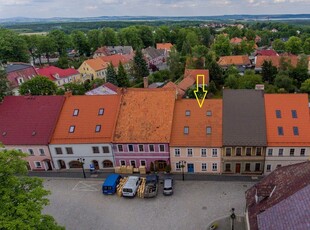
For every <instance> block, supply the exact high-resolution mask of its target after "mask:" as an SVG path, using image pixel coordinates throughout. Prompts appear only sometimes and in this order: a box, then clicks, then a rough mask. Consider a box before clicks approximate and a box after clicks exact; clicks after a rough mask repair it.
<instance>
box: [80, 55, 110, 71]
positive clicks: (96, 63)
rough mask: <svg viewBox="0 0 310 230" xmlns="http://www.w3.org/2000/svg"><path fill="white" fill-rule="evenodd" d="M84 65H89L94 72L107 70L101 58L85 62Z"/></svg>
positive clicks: (105, 63) (106, 64)
mask: <svg viewBox="0 0 310 230" xmlns="http://www.w3.org/2000/svg"><path fill="white" fill-rule="evenodd" d="M84 63H86V64H87V65H89V66H90V67H91V68H92V69H93V70H94V71H99V70H103V69H106V68H108V64H109V63H107V62H105V61H103V60H102V59H101V58H93V59H89V60H86V61H85V62H84Z"/></svg>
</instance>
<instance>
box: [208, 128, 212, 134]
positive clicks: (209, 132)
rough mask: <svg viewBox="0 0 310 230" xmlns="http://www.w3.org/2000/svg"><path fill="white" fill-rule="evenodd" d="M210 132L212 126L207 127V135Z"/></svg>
mask: <svg viewBox="0 0 310 230" xmlns="http://www.w3.org/2000/svg"><path fill="white" fill-rule="evenodd" d="M211 133H212V128H211V127H210V126H208V127H207V135H210V134H211Z"/></svg>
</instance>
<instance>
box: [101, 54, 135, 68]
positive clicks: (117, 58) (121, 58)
mask: <svg viewBox="0 0 310 230" xmlns="http://www.w3.org/2000/svg"><path fill="white" fill-rule="evenodd" d="M99 58H100V59H101V60H103V61H105V62H107V63H110V62H112V64H113V66H114V67H118V65H119V63H120V62H121V63H122V64H123V65H124V64H127V63H128V62H130V61H131V60H133V55H132V54H124V55H122V54H114V55H110V56H102V57H99Z"/></svg>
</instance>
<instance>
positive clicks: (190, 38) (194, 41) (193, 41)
mask: <svg viewBox="0 0 310 230" xmlns="http://www.w3.org/2000/svg"><path fill="white" fill-rule="evenodd" d="M186 41H187V42H188V43H189V45H190V47H194V46H197V45H199V38H198V35H197V34H196V33H195V32H194V31H190V32H188V33H187V35H186Z"/></svg>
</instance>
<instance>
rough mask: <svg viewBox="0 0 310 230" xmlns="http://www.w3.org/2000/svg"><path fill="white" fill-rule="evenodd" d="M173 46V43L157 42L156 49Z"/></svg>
mask: <svg viewBox="0 0 310 230" xmlns="http://www.w3.org/2000/svg"><path fill="white" fill-rule="evenodd" d="M172 46H173V45H172V44H171V43H157V44H156V49H163V50H171V48H172Z"/></svg>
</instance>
